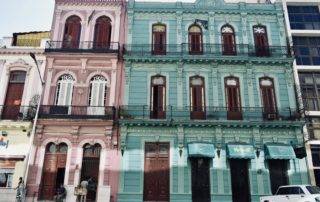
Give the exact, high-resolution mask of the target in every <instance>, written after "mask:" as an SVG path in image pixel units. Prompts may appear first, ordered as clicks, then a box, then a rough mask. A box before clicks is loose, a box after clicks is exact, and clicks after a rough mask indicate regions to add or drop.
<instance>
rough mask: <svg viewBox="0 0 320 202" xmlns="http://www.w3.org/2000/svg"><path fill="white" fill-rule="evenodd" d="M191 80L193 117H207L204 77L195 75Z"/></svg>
mask: <svg viewBox="0 0 320 202" xmlns="http://www.w3.org/2000/svg"><path fill="white" fill-rule="evenodd" d="M189 82H190V106H191V114H190V115H191V119H205V105H206V104H205V85H204V78H203V77H201V76H193V77H190V79H189Z"/></svg>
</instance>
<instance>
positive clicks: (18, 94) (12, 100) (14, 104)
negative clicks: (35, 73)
mask: <svg viewBox="0 0 320 202" xmlns="http://www.w3.org/2000/svg"><path fill="white" fill-rule="evenodd" d="M25 78H26V73H25V72H22V71H15V72H11V74H10V78H9V83H8V88H7V93H6V99H5V103H4V108H3V111H2V119H11V120H15V119H17V118H18V117H19V113H20V107H21V102H22V95H23V89H24V82H25Z"/></svg>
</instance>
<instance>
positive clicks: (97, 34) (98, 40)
mask: <svg viewBox="0 0 320 202" xmlns="http://www.w3.org/2000/svg"><path fill="white" fill-rule="evenodd" d="M111 30H112V27H111V20H110V18H108V17H106V16H102V17H99V18H98V19H97V21H96V25H95V29H94V44H93V48H107V47H109V46H110V42H111Z"/></svg>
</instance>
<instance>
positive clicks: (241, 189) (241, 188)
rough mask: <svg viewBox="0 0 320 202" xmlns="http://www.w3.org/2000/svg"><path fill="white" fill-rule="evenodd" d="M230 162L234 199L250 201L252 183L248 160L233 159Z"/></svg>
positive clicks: (241, 201)
mask: <svg viewBox="0 0 320 202" xmlns="http://www.w3.org/2000/svg"><path fill="white" fill-rule="evenodd" d="M229 162H230V170H231V184H232V186H231V187H232V201H233V202H250V201H251V194H250V184H249V182H250V181H249V173H248V163H249V162H248V160H242V159H241V160H236V159H232V160H230V161H229Z"/></svg>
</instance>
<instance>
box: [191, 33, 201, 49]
mask: <svg viewBox="0 0 320 202" xmlns="http://www.w3.org/2000/svg"><path fill="white" fill-rule="evenodd" d="M189 52H190V54H201V53H202V37H201V33H189Z"/></svg>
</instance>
